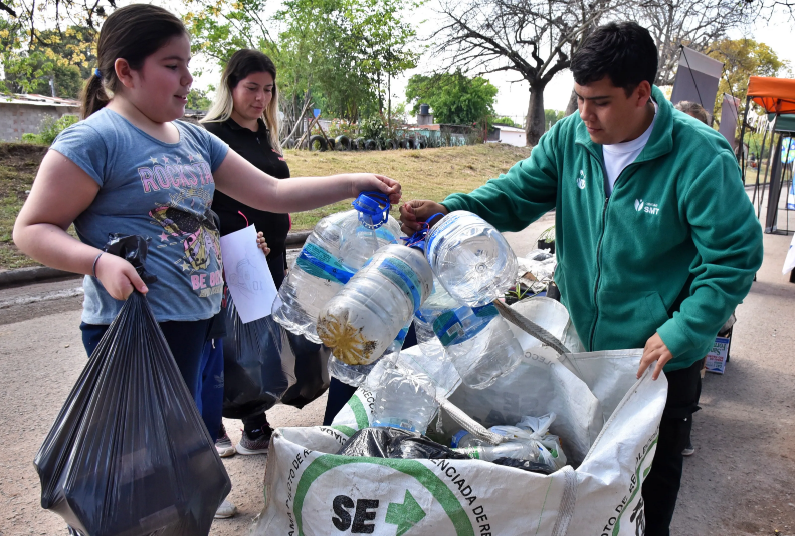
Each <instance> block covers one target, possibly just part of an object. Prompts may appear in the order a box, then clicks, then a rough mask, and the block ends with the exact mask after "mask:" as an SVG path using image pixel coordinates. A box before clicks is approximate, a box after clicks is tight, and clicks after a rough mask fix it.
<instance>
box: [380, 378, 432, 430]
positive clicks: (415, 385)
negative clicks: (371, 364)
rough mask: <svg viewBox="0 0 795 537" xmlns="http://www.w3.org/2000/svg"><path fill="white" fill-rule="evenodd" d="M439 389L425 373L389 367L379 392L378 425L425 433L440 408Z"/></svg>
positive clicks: (382, 379)
mask: <svg viewBox="0 0 795 537" xmlns="http://www.w3.org/2000/svg"><path fill="white" fill-rule="evenodd" d="M435 396H436V389H435V387H434V385H433V383H432V382H431V381H430V379H428V377H426V376H425V375H421V374H417V373H409V372H408V371H405V370H401V369H386V370H384V372H383V374H382V375H381V377H380V387H379V388H378V390H376V394H375V409H374V411H373V426H374V427H396V428H399V429H405V430H407V431H413V432H417V433H420V434H425V431H426V430H427V429H428V424H430V422H431V420H432V419H433V417H434V416H435V415H436V413H437V412H438V410H439V403H437V402H436V399H435Z"/></svg>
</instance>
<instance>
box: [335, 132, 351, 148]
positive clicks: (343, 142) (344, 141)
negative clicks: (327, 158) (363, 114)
mask: <svg viewBox="0 0 795 537" xmlns="http://www.w3.org/2000/svg"><path fill="white" fill-rule="evenodd" d="M334 149H336V150H337V151H350V150H351V139H350V138H348V137H347V136H345V135H344V134H340V135H339V136H337V137H336V138H335V139H334Z"/></svg>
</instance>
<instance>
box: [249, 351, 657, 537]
mask: <svg viewBox="0 0 795 537" xmlns="http://www.w3.org/2000/svg"><path fill="white" fill-rule="evenodd" d="M640 354H641V351H640V350H635V351H608V352H602V353H585V354H580V355H570V356H569V359H570V360H571V362H572V363H574V364H575V369H577V370H579V371H580V375H579V376H578V375H575V374H574V373H573V372H572V371H571V370H570V369H569V368H568V367H563V366H562V365H561V364H560V363H557V362H555V361H554V360H553V359H549V358H543V359H534V358H533V353H530V356H527V354H526V357H525V360H524V361H523V363H522V365H520V367H519V368H518V369H517V372H515V373H514V374H513V375H511V376H509V378H508V379H500V380H498V381H497V382H496V383H495V384H494V385H492V386H491V387H489V388H487V389H486V390H471V389H468V388H466V386H461V387H459V388H458V389H457V390H456V391H455V393H453V395H452V396H451V397H450V400H451V401H452V402H454V403H455V404H456V405H457V406H459V408H461V409H462V410H464V411H466V412H467V413H469V414H470V415H471V416H472V417H474V418H476V419H478V421H481V422H482V423H483V424H484V425H487V426H488V425H493V424H495V423H491V421H492V420H494V421H500V420H508V421H501V423H510V420H511V419H513V418H514V412H517V413H523V414H524V415H536V416H538V415H542V414H544V413H546V412H550V411H554V412H556V413H558V420H557V421H556V424H555V425H556V426H557V427H556V426H553V428H552V430H551V432H552V433H553V434H557V435H559V436H561V439H562V441H563V443H564V451H565V452H566V455H567V456H568V457H569V460H571V461H574V462H575V465H576V464H578V463H579V465H578V466H576V470H575V469H574V468H573V467H572V466H566V467H564V468H563V469H561V470H559V471H557V472H555V473H553V474H551V475H549V476H544V475H540V474H534V473H529V472H525V471H522V470H517V469H513V468H508V467H504V466H498V465H494V464H491V463H488V462H484V461H479V460H466V461H460V460H457V461H448V460H404V459H376V458H368V457H343V456H339V455H335V453H336V452H337V451H338V450H339V449H340V447H341V446H342V445H343V444H344V443H345V442H346V441H347V439H348V438H349V436H350V435H351V434H353V432H355V431H356V430H358V429H359V428H361V427H362V426H364V425H367V424H369V421H370V419H371V408H370V406H371V403H372V393H370V392H367V391H366V390H359V391H358V392H357V394H356V395H355V396H354V398H352V400H351V402H350V403H349V404H348V405H347V406H346V409H344V410H343V411H342V412H341V413H340V414H339V415H338V417H337V418H338V419H337V420H335V423H334V424H333V425H332V426H331V427H311V428H284V429H279V430H277V431H276V432H275V434H274V435H273V439H272V443H271V447H270V452H269V460H268V469H267V472H266V476H265V494H266V504H265V507H264V509H263V511H262V513H261V514H260V517H259V518H258V520H257V522H256V523H255V525H254V527H253V528H252V530H253V533H254V534H261V535H284V534H287V535H296V534H305V535H316V534H323V535H343V534H352V533H373V534H376V535H403V534H415V535H416V534H421V535H454V534H456V535H505V534H513V535H528V534H540V535H564V534H572V535H600V534H606V535H636V534H639V533H642V530H643V510H642V501H641V497H640V486H641V484H642V481H643V479H644V478H645V476H646V474H647V473H648V470H649V467H650V465H651V461H652V458H653V456H654V451H655V444H656V440H657V434H658V428H659V421H660V417H661V416H662V410H663V407H664V405H665V399H666V394H667V381H666V380H665V378H664V375H661V376H660V378H659V379H658V380H657V381H652V380H651V371H647V372H646V373H645V374H644V375H643V376H642V377H641V379H640V380H638V381H634V374H633V373H632V372H631V370H632V367H634V368H637V363H638V360H639V358H640ZM636 370H637V369H635V371H636ZM516 377H520V378H523V379H524V382H525V383H529V382H533V383H534V387H533V388H531V389H524V390H523V391H521V392H519V391H517V390H511V389H506V387H510V385H511V382H512V381H513V379H514V378H516ZM532 378H535V379H536V380H534V381H533V380H531V379H532ZM633 381H634V382H633ZM544 385H546V388H544ZM611 386H612V389H611ZM623 386H626V389H624V388H622V387H623ZM533 389H537V390H542V393H543V394H544V395H542V396H537V395H534V394H533V393H532V392H533ZM615 390H623V396H622V397H620V398H616V397H614V396H613V391H615ZM488 392H491V394H490V395H489V396H486V394H487V393H488ZM567 394H568V395H567ZM550 396H551V397H550ZM599 396H601V397H602V398H603V399H604V400H603V401H600V400H599ZM567 398H568V399H567ZM484 400H489V402H488V403H486V407H485V408H482V405H483V403H484ZM491 401H493V403H491ZM555 405H558V406H555ZM611 405H612V407H611ZM492 406H493V408H491V407H492ZM475 407H477V408H475ZM542 407H543V408H542ZM479 412H480V414H479ZM605 415H607V416H608V418H607V420H606V422H605V418H604V416H605ZM442 420H443V422H444V421H445V418H444V416H443V417H442ZM447 421H448V422H449V421H450V420H447ZM516 421H518V419H517V420H516ZM343 422H345V423H343ZM558 422H560V423H558ZM601 423H603V426H601V427H600V426H597V424H601ZM453 426H454V424H453V423H445V424H444V426H443V427H453ZM600 429H601V430H600ZM448 432H449V431H448ZM567 434H569V435H571V436H569V437H567V436H566V435H567ZM580 461H581V462H580Z"/></svg>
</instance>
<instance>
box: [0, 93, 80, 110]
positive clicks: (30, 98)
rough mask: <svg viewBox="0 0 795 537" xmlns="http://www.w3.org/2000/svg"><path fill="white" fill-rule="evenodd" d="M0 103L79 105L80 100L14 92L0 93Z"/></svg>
mask: <svg viewBox="0 0 795 537" xmlns="http://www.w3.org/2000/svg"><path fill="white" fill-rule="evenodd" d="M0 104H28V105H33V106H69V107H74V108H79V107H80V102H78V101H76V100H74V99H66V98H61V97H48V96H47V95H39V94H38V93H24V94H23V93H14V94H12V95H3V94H0Z"/></svg>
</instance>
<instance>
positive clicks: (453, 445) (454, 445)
mask: <svg viewBox="0 0 795 537" xmlns="http://www.w3.org/2000/svg"><path fill="white" fill-rule="evenodd" d="M468 434H469V433H468V432H467V431H466V430H465V429H461V430H460V431H458V432H457V433H455V434H454V435H453V438H452V439H451V440H450V447H451V448H457V447H458V443H459V442H460V441H461V439H462V438H464V437H465V436H466V435H468Z"/></svg>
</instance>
